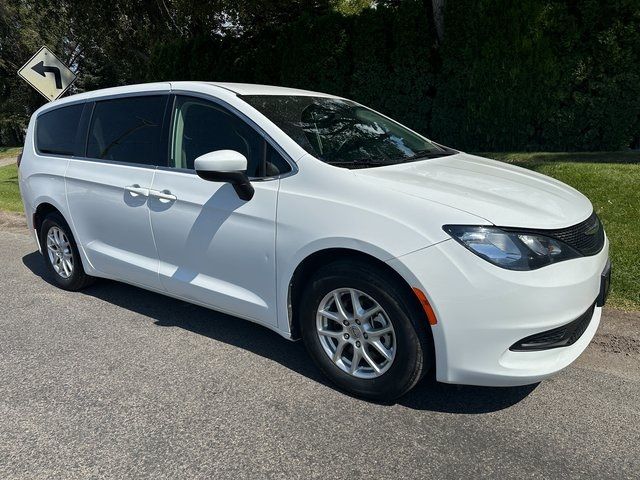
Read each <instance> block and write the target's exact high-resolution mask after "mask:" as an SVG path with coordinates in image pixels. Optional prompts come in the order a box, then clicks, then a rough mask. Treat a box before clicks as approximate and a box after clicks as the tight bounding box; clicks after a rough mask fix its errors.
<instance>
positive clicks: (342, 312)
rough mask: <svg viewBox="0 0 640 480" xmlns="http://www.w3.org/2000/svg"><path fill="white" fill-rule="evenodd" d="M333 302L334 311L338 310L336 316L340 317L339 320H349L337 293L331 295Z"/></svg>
mask: <svg viewBox="0 0 640 480" xmlns="http://www.w3.org/2000/svg"><path fill="white" fill-rule="evenodd" d="M333 300H334V302H335V303H336V310H338V315H340V318H342V319H343V320H349V319H350V317H349V314H348V313H347V311H346V310H345V309H344V305H343V304H342V300H341V299H340V295H339V294H338V293H334V294H333Z"/></svg>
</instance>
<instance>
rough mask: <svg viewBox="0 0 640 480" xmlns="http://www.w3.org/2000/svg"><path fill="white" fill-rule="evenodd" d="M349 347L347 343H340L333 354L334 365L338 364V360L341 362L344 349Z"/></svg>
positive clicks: (340, 341)
mask: <svg viewBox="0 0 640 480" xmlns="http://www.w3.org/2000/svg"><path fill="white" fill-rule="evenodd" d="M346 346H347V342H344V341H342V340H339V341H338V345H337V346H336V351H335V352H333V358H332V360H333V363H337V362H338V360H340V359H341V358H342V352H343V351H344V347H346Z"/></svg>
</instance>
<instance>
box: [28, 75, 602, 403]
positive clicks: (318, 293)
mask: <svg viewBox="0 0 640 480" xmlns="http://www.w3.org/2000/svg"><path fill="white" fill-rule="evenodd" d="M19 180H20V191H21V194H22V199H23V202H24V207H25V212H26V216H27V221H28V224H29V227H30V228H31V229H32V231H33V234H34V237H35V239H36V241H37V242H38V248H39V249H40V251H41V252H42V254H43V257H44V260H45V262H46V264H47V268H48V270H49V271H50V274H51V276H52V278H53V279H54V281H55V282H56V283H57V284H58V285H59V286H60V287H62V288H64V289H67V290H79V289H81V288H83V287H85V286H87V285H88V284H89V283H90V282H91V281H92V280H93V279H94V278H95V277H103V278H110V279H114V280H119V281H122V282H126V283H129V284H131V285H136V286H139V287H141V288H145V289H148V290H152V291H155V292H160V293H163V294H166V295H170V296H172V297H176V298H179V299H182V300H185V301H188V302H193V303H195V304H198V305H202V306H205V307H208V308H211V309H214V310H218V311H221V312H225V313H228V314H231V315H234V316H236V317H239V318H242V319H246V320H250V321H253V322H257V323H259V324H261V325H264V326H266V327H268V328H270V329H272V330H275V331H276V332H278V333H279V334H281V335H282V336H284V337H286V338H289V339H299V338H301V339H302V340H303V341H304V343H305V345H306V347H307V349H308V351H309V354H310V355H311V357H312V358H313V359H314V361H315V362H316V363H317V365H318V367H319V368H320V369H321V370H322V371H323V372H324V373H325V374H326V375H327V376H328V377H329V378H330V379H331V380H332V381H333V382H335V383H336V384H337V385H338V386H339V387H340V388H342V389H344V390H347V391H349V392H352V393H354V394H357V395H360V396H363V397H367V398H371V399H377V400H383V399H385V400H388V399H392V398H395V397H398V396H400V395H402V394H403V393H405V392H407V391H408V390H409V389H410V388H412V387H413V386H414V385H415V384H416V383H417V382H418V381H419V380H420V379H421V378H422V377H423V376H424V375H425V373H427V372H428V371H429V370H432V369H434V370H435V376H436V378H437V380H439V381H441V382H449V383H465V384H474V385H491V386H509V385H523V384H529V383H534V382H538V381H540V380H542V379H544V378H546V377H548V376H550V375H552V374H554V373H556V372H558V371H559V370H561V369H563V368H564V367H566V366H567V365H569V364H570V363H571V362H573V361H574V360H575V359H576V358H577V357H578V356H579V355H580V353H581V352H582V351H583V350H584V349H585V348H586V347H587V345H588V344H589V342H590V341H591V339H592V338H593V336H594V334H595V332H596V329H597V328H598V324H599V322H600V314H601V307H602V305H603V304H604V301H605V298H606V295H607V291H608V286H609V278H610V262H609V260H608V240H607V237H606V235H605V233H604V231H603V228H602V225H601V223H600V220H599V219H598V217H597V216H596V214H595V212H594V210H593V207H592V205H591V203H590V202H589V200H588V199H587V198H586V197H585V196H583V195H582V194H580V193H579V192H578V191H576V190H574V189H573V188H571V187H569V186H567V185H564V184H563V183H561V182H559V181H556V180H554V179H551V178H549V177H546V176H544V175H540V174H537V173H534V172H531V171H528V170H524V169H522V168H518V167H515V166H511V165H508V164H504V163H500V162H497V161H493V160H488V159H485V158H481V157H477V156H474V155H468V154H465V153H462V152H459V151H456V150H453V149H451V148H447V147H444V146H442V145H439V144H437V143H434V142H432V141H430V140H428V139H426V138H424V137H423V136H421V135H419V134H418V133H416V132H414V131H412V130H410V129H408V128H407V127H404V126H402V125H400V124H399V123H397V122H395V121H393V120H391V119H390V118H388V117H386V116H384V115H382V114H380V113H377V112H375V111H373V110H371V109H369V108H367V107H364V106H362V105H360V104H358V103H356V102H353V101H350V100H347V99H344V98H340V97H336V96H333V95H326V94H323V93H316V92H308V91H303V90H294V89H290V88H280V87H270V86H262V85H248V84H229V83H205V82H171V83H155V84H146V85H136V86H127V87H118V88H112V89H107V90H101V91H96V92H90V93H83V94H80V95H74V96H71V97H68V98H65V99H63V100H59V101H55V102H51V103H49V104H47V105H45V106H43V107H42V108H40V109H39V110H38V111H37V112H35V113H34V115H33V116H32V118H31V121H30V123H29V128H28V131H27V136H26V141H25V146H24V151H23V155H22V159H21V162H20V165H19Z"/></svg>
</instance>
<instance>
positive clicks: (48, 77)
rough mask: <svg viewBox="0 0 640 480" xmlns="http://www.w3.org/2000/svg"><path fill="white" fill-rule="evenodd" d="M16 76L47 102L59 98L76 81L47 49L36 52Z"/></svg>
mask: <svg viewBox="0 0 640 480" xmlns="http://www.w3.org/2000/svg"><path fill="white" fill-rule="evenodd" d="M18 75H20V76H21V77H22V78H23V79H24V80H25V81H26V82H27V83H28V84H29V85H31V86H32V87H33V88H35V89H36V90H37V91H38V92H39V93H40V94H41V95H42V96H43V97H44V98H46V99H47V100H49V101H52V100H56V99H58V98H60V97H61V96H62V94H64V92H66V91H67V89H68V88H69V87H70V86H71V84H72V83H73V82H74V81H75V79H76V75H75V74H74V73H73V72H72V71H71V70H69V68H68V67H67V66H66V65H65V64H64V63H62V62H61V61H60V60H59V59H58V57H56V56H55V55H54V54H53V53H52V52H51V50H49V49H48V48H47V47H42V48H41V49H40V50H38V51H37V52H36V54H35V55H34V56H33V57H31V58H30V59H29V61H28V62H27V63H25V64H24V65H23V66H22V68H21V69H20V70H18Z"/></svg>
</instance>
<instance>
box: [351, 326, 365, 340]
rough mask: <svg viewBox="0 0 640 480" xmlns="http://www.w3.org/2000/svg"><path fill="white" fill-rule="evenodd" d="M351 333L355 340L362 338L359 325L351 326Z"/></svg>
mask: <svg viewBox="0 0 640 480" xmlns="http://www.w3.org/2000/svg"><path fill="white" fill-rule="evenodd" d="M349 331H350V332H351V335H353V338H360V337H361V336H362V332H361V331H360V327H358V326H357V325H351V326H350V327H349Z"/></svg>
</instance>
